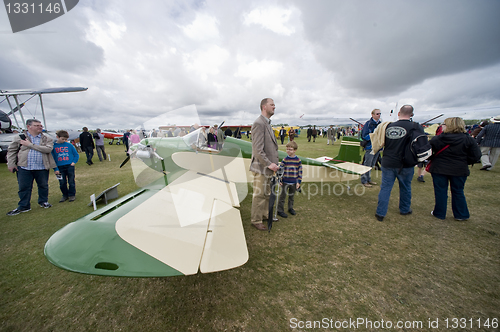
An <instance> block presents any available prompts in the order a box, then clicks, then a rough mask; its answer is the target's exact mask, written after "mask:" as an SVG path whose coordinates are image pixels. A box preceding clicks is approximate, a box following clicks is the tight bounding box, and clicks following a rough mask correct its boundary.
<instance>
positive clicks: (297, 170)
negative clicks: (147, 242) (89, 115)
mask: <svg viewBox="0 0 500 332" xmlns="http://www.w3.org/2000/svg"><path fill="white" fill-rule="evenodd" d="M275 108H276V106H275V104H274V101H273V100H272V99H271V98H265V99H263V100H262V101H261V105H260V111H261V114H260V116H259V117H258V118H257V120H255V122H254V123H253V125H252V128H251V133H252V159H251V163H250V171H251V172H252V173H253V176H254V178H253V197H252V210H251V224H252V225H253V226H254V227H255V228H257V229H259V230H267V227H266V226H265V225H264V223H263V221H267V220H268V218H269V207H268V206H269V196H270V192H271V185H270V179H271V177H272V176H273V175H274V173H275V172H277V171H278V170H279V169H280V167H281V168H282V169H283V170H284V173H285V176H284V181H283V182H282V184H281V185H282V186H283V189H284V190H282V191H281V195H280V197H279V201H278V207H277V211H278V215H279V216H280V217H282V218H287V217H288V215H287V214H286V213H285V208H284V205H285V204H284V203H285V200H286V197H288V209H287V211H288V213H290V214H291V215H295V214H296V211H295V209H294V195H295V193H296V191H297V190H299V189H300V185H301V181H302V165H301V163H300V159H299V158H297V157H296V155H295V151H296V150H297V149H298V145H297V144H296V142H295V141H294V135H293V134H290V132H288V133H287V132H286V130H285V129H284V127H282V128H281V130H280V132H279V135H278V136H279V138H280V139H281V143H282V144H283V143H284V137H285V135H286V134H288V135H289V143H288V144H287V146H286V152H287V155H288V156H287V157H286V158H284V159H283V160H282V162H281V163H280V162H279V159H278V142H277V139H276V136H275V134H274V130H273V128H272V126H271V117H272V116H273V115H274V112H275ZM413 112H414V110H413V107H412V106H410V105H405V106H403V107H401V109H400V110H399V113H398V118H399V120H398V121H396V122H383V123H382V122H381V120H380V118H381V111H380V110H379V109H374V110H373V111H372V113H371V118H370V120H368V121H367V122H366V123H365V125H364V126H363V129H362V131H361V134H360V137H361V138H362V140H363V143H362V146H363V147H364V151H365V153H364V160H363V164H364V165H365V166H368V167H370V168H372V167H374V165H375V164H376V162H377V160H380V159H381V170H382V178H381V185H380V192H379V194H378V204H377V208H376V213H375V217H376V219H377V220H379V221H383V220H384V217H385V216H386V215H387V213H388V206H389V200H390V196H391V191H392V188H393V185H394V183H395V181H396V179H397V180H398V183H399V213H400V214H401V215H409V214H412V213H413V211H412V209H411V182H412V179H413V176H414V169H415V165H410V166H408V165H405V164H404V161H403V160H402V159H401V155H402V154H403V151H404V149H406V148H407V145H408V144H409V141H408V139H407V138H408V137H409V134H410V132H412V131H418V132H419V133H421V134H422V135H425V133H424V131H423V128H422V126H420V125H419V124H417V123H414V122H413V121H412V120H411V118H412V117H413V115H414V113H413ZM26 128H27V130H26V131H25V132H24V133H22V134H19V135H16V136H15V138H14V140H13V142H12V143H11V144H10V146H9V148H8V153H7V162H8V168H9V171H10V172H12V173H14V172H17V180H18V186H19V191H18V193H19V203H18V206H17V208H16V209H14V210H12V211H9V212H8V213H7V215H9V216H13V215H17V214H19V213H22V212H27V211H30V210H31V205H30V201H31V194H32V188H33V182H36V183H37V187H38V204H39V206H40V207H43V208H50V207H51V204H50V203H49V202H48V190H49V188H48V178H49V170H50V169H53V170H54V172H55V174H56V176H57V178H58V180H59V184H60V190H61V194H62V196H61V199H60V202H61V203H62V202H65V201H67V200H69V201H70V202H72V201H74V200H75V199H76V184H75V164H76V163H77V162H78V160H79V154H78V151H77V149H76V148H75V146H74V145H73V144H70V143H69V142H68V138H69V135H68V132H66V131H58V132H57V133H56V137H57V140H56V141H55V142H54V141H53V140H52V138H50V136H49V135H47V134H45V133H43V126H42V124H41V122H40V121H39V120H36V119H29V120H27V121H26ZM172 129H173V130H171V131H170V130H169V131H168V133H171V134H168V133H167V134H166V136H170V135H171V136H172V137H173V136H183V135H185V134H187V133H188V132H190V131H192V130H196V128H194V127H193V128H189V130H187V131H186V130H185V129H183V128H176V129H174V128H172ZM344 129H345V128H344ZM291 130H292V129H290V131H291ZM307 132H308V141H310V140H311V139H312V140H313V142H314V141H315V139H316V136H318V135H319V134H323V133H324V135H325V137H327V144H330V142H331V143H332V144H333V142H334V140H335V138H336V135H339V134H340V130H339V128H334V127H333V126H330V128H327V129H326V128H325V129H321V130H319V131H318V130H317V129H316V128H315V127H313V128H309V129H308V130H307ZM351 133H354V131H351ZM231 134H233V133H232V132H231V133H229V132H228V131H227V129H226V131H225V132H223V131H222V129H221V128H219V127H218V126H217V125H214V126H211V127H209V128H208V129H207V128H205V127H202V129H201V131H200V136H199V137H200V140H201V141H202V142H200V144H202V145H206V146H207V147H209V148H212V149H216V150H221V149H222V144H223V142H224V138H225V136H230V135H231ZM309 134H310V135H309ZM315 134H316V135H315ZM150 135H151V136H152V137H157V136H158V135H159V133H158V132H157V131H153V132H151V134H150ZM235 135H240V137H241V131H240V132H239V133H238V132H237V131H236V132H235ZM144 136H145V133H144V132H141V131H140V132H139V133H138V132H136V131H134V130H130V131H127V132H126V133H125V134H124V136H123V141H124V143H125V147H126V151H128V150H129V146H130V145H133V144H136V143H139V142H140V140H141V139H142V138H144ZM79 141H80V144H79V147H81V150H82V152H85V155H86V163H87V164H88V165H89V166H90V165H92V164H93V161H92V159H93V155H94V149H95V150H96V151H97V155H98V157H99V160H100V161H101V162H102V161H105V160H106V158H107V155H106V151H105V147H104V135H103V134H102V132H101V130H100V129H99V128H97V129H96V130H95V133H93V134H91V133H90V132H89V131H88V128H87V127H84V128H83V131H82V133H81V134H80V137H79ZM429 144H430V146H431V148H432V156H431V157H430V158H429V160H430V163H429V164H428V165H426V163H422V164H421V165H418V166H419V175H421V171H422V170H423V169H424V167H425V166H426V167H425V168H426V170H427V171H428V172H430V173H431V176H432V180H433V186H434V196H435V205H434V209H433V210H432V215H433V216H434V217H436V218H439V219H444V218H445V217H446V210H447V200H448V187H449V188H450V191H451V200H452V213H453V216H454V217H455V219H457V220H467V219H469V217H470V213H469V210H468V208H467V202H466V199H465V193H464V187H465V182H466V180H467V177H468V176H469V175H470V171H469V165H471V164H474V163H477V162H481V164H482V167H481V168H480V169H481V170H484V171H490V170H492V169H493V168H494V166H495V164H496V162H497V160H498V157H499V155H500V116H499V117H494V118H492V119H491V120H490V122H482V123H481V124H479V125H478V126H474V127H472V128H466V126H465V123H464V121H463V119H461V118H458V117H451V118H447V119H446V120H445V121H444V123H443V124H442V126H440V127H439V129H438V130H437V131H436V136H434V137H433V138H432V139H431V140H430V142H429ZM381 152H382V157H381V158H380V154H381ZM422 177H423V175H422ZM419 179H420V176H419ZM419 181H420V180H419ZM421 182H424V181H421ZM361 183H362V184H363V185H364V186H365V187H368V188H370V187H373V186H374V185H376V184H377V183H375V182H373V181H372V179H371V172H367V173H365V174H363V175H362V176H361Z"/></svg>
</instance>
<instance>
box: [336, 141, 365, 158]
mask: <svg viewBox="0 0 500 332" xmlns="http://www.w3.org/2000/svg"><path fill="white" fill-rule="evenodd" d="M360 142H361V140H360V139H359V138H357V137H349V136H343V137H342V140H341V142H340V151H339V154H338V155H337V156H336V157H335V158H334V159H335V160H342V161H350V162H353V163H357V164H359V163H360V162H361V155H360V149H361V146H360V145H359V143H360Z"/></svg>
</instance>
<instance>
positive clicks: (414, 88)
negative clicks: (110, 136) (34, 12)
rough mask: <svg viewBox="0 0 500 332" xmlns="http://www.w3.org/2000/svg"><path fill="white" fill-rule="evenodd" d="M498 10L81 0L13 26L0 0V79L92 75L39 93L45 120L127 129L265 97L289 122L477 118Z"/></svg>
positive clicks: (438, 4) (488, 86)
mask: <svg viewBox="0 0 500 332" xmlns="http://www.w3.org/2000/svg"><path fill="white" fill-rule="evenodd" d="M499 13H500V1H498V0H470V1H462V0H449V1H443V0H418V1H402V0H394V1H385V0H376V1H375V0H367V1H356V0H353V1H344V0H338V1H337V0H325V1H319V0H307V1H305V0H295V1H293V0H288V1H279V0H278V1H272V0H271V1H269V0H266V1H263V0H254V1H230V0H218V1H215V0H207V1H199V0H194V1H188V0H186V1H177V0H149V1H131V0H106V1H99V0H80V2H79V3H78V5H77V6H76V7H75V8H74V9H72V10H71V11H69V12H68V13H66V14H65V15H63V16H61V17H59V18H57V19H55V20H53V21H51V22H48V23H46V24H43V25H40V26H38V27H35V28H32V29H29V30H25V31H22V32H18V33H15V34H14V33H12V30H11V27H10V24H9V20H8V17H7V14H6V10H3V9H0V89H21V88H49V87H63V86H83V87H88V91H86V92H79V93H68V94H57V95H45V97H44V106H45V109H46V116H47V125H48V127H49V129H59V128H68V129H79V128H81V127H82V126H87V127H89V128H96V127H100V128H106V129H124V128H136V127H138V126H140V125H141V124H142V123H144V122H145V121H147V120H149V119H151V118H154V117H158V116H160V118H161V119H163V121H165V119H168V116H167V117H165V116H163V117H162V116H161V115H162V114H165V113H167V114H168V112H172V111H174V110H176V109H180V108H183V107H186V106H189V107H192V106H190V105H194V106H195V107H196V109H197V111H198V114H199V117H200V120H199V121H201V122H202V123H203V124H214V123H220V122H222V121H226V124H251V123H252V122H253V121H254V120H255V118H256V117H257V116H258V114H259V113H260V112H259V104H260V100H261V99H262V98H264V97H271V98H273V99H274V101H275V103H276V113H275V115H274V117H273V118H272V120H273V123H288V124H290V125H305V124H310V123H312V124H318V125H327V124H331V123H333V124H334V123H337V122H339V121H341V119H346V118H349V117H354V118H356V119H359V120H363V121H365V120H367V119H368V117H369V113H370V112H371V110H372V109H373V108H380V109H381V110H382V119H383V120H390V119H394V117H395V116H394V115H393V116H392V117H391V116H389V114H390V110H391V109H394V108H395V107H396V104H397V105H398V107H400V106H402V105H403V104H412V105H413V106H414V107H415V114H416V119H417V120H419V121H422V120H427V119H430V118H431V117H432V116H434V115H438V114H440V113H445V114H446V115H449V116H451V115H458V116H463V117H464V118H486V117H490V116H494V115H498V114H500V88H499V87H500V37H499V36H500V20H499V19H498V14H499ZM0 109H2V110H3V111H7V110H9V106H8V104H7V103H6V102H3V103H1V104H0ZM33 115H34V116H35V117H37V118H41V114H40V106H39V104H38V103H37V101H36V98H34V99H32V100H31V101H30V102H29V103H27V107H26V109H25V116H26V117H31V116H33ZM443 118H444V117H443ZM177 121H178V120H177ZM190 121H191V120H186V122H190ZM170 124H172V123H170ZM177 124H179V123H177ZM183 124H191V123H183Z"/></svg>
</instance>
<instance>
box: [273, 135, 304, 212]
mask: <svg viewBox="0 0 500 332" xmlns="http://www.w3.org/2000/svg"><path fill="white" fill-rule="evenodd" d="M297 148H298V146H297V143H295V141H291V142H289V143H288V144H287V145H286V154H287V155H288V156H286V157H285V158H283V160H282V161H281V164H280V167H283V169H284V173H283V183H282V186H283V187H282V190H281V194H280V198H279V201H278V215H279V216H280V217H282V218H287V217H288V215H287V214H286V213H285V211H284V207H285V198H286V196H287V194H288V212H289V213H290V214H291V215H293V216H294V215H295V214H296V212H295V210H294V209H293V201H294V196H295V192H296V191H297V189H299V188H300V183H301V182H302V162H301V161H300V159H299V157H297V156H296V155H295V151H297Z"/></svg>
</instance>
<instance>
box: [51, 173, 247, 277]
mask: <svg viewBox="0 0 500 332" xmlns="http://www.w3.org/2000/svg"><path fill="white" fill-rule="evenodd" d="M231 202H238V199H237V193H236V188H235V185H234V183H230V182H227V181H223V180H220V179H217V178H215V177H212V176H209V175H202V174H199V173H196V172H192V171H187V172H185V173H183V174H182V175H181V176H180V177H177V179H176V180H175V181H173V182H172V183H170V184H169V185H168V186H163V187H160V188H158V187H157V186H156V187H155V185H152V186H151V187H149V188H143V189H141V190H139V191H137V192H134V193H132V194H129V195H127V196H124V197H123V198H122V199H120V200H117V201H115V202H113V203H112V204H109V205H107V206H106V209H105V210H104V211H103V210H102V209H100V210H98V211H95V212H94V213H91V214H89V215H87V216H85V217H83V218H81V219H79V220H77V221H75V222H73V223H71V224H69V225H67V226H66V227H64V228H62V229H61V230H59V231H58V232H56V233H55V234H54V235H53V236H52V237H51V238H50V239H49V241H47V243H46V245H45V255H46V257H47V258H48V260H49V261H50V262H51V263H53V264H54V265H56V266H58V267H61V268H63V269H66V270H70V271H74V272H80V273H87V274H97V275H112V276H128V277H159V276H174V275H189V274H195V273H197V272H198V270H200V271H201V272H202V273H207V272H215V271H221V270H226V269H231V268H234V267H238V266H240V265H243V264H244V263H245V262H246V261H247V260H248V250H247V246H246V241H245V236H244V232H243V226H242V221H241V216H240V212H239V211H238V210H237V209H235V208H234V207H233V205H232V204H231ZM125 204H126V205H125Z"/></svg>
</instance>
